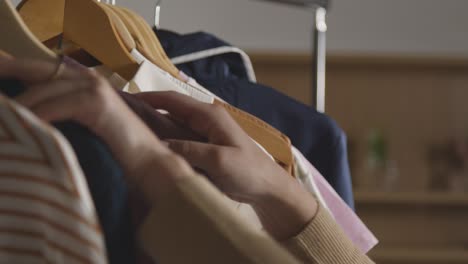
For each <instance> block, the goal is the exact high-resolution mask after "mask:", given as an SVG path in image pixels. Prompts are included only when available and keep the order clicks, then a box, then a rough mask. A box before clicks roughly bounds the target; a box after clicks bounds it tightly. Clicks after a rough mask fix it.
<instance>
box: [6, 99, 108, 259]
mask: <svg viewBox="0 0 468 264" xmlns="http://www.w3.org/2000/svg"><path fill="white" fill-rule="evenodd" d="M0 215H1V217H0V241H1V244H0V250H1V249H8V250H1V251H2V252H1V254H0V262H8V263H40V262H41V263H42V262H44V263H63V260H64V259H68V260H70V261H73V262H85V263H107V256H106V249H105V245H104V239H103V235H102V232H101V228H100V226H99V223H98V220H97V216H96V210H95V208H94V204H93V202H92V199H91V196H90V194H89V190H88V187H87V184H86V179H85V177H84V175H83V173H82V171H81V168H80V166H79V164H78V161H77V159H76V157H75V154H74V152H73V150H72V148H71V147H70V145H69V144H68V142H67V141H66V140H65V138H64V137H63V136H62V135H61V134H60V133H59V132H57V131H56V130H55V129H54V128H53V127H51V126H49V125H47V124H45V123H44V122H42V121H40V120H39V119H38V118H37V117H36V116H35V115H34V114H32V113H31V112H30V111H28V110H27V109H25V108H23V107H22V106H20V105H18V104H16V103H15V102H14V101H12V100H10V99H8V98H5V97H3V96H1V95H0Z"/></svg>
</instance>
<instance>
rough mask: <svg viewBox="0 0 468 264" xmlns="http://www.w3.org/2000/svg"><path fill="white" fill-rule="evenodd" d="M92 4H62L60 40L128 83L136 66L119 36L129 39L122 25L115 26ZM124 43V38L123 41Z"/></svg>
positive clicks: (76, 0)
mask: <svg viewBox="0 0 468 264" xmlns="http://www.w3.org/2000/svg"><path fill="white" fill-rule="evenodd" d="M108 13H109V12H106V11H105V9H103V8H102V7H101V5H100V4H99V3H98V2H96V1H94V0H66V1H65V12H64V20H63V35H64V38H66V39H69V40H71V41H72V42H74V43H75V44H77V45H78V46H80V47H81V48H82V49H84V50H85V51H86V52H88V53H90V54H91V55H93V56H94V57H95V58H97V59H98V60H99V61H101V62H102V63H103V64H104V65H106V66H108V67H109V68H110V69H111V70H113V71H114V72H117V73H118V74H119V75H120V76H122V77H123V78H125V79H127V80H131V79H132V77H133V76H134V75H135V73H136V72H137V70H138V67H139V64H138V63H137V62H136V61H135V59H133V57H132V55H131V54H130V52H129V50H128V48H127V46H126V44H127V45H128V44H129V43H127V41H129V39H127V40H126V41H124V40H122V39H123V38H122V36H123V35H129V34H128V33H127V29H126V28H125V27H123V26H122V25H123V24H120V26H119V24H118V23H115V21H114V20H116V18H115V17H114V18H112V15H111V14H108ZM124 39H126V38H124Z"/></svg>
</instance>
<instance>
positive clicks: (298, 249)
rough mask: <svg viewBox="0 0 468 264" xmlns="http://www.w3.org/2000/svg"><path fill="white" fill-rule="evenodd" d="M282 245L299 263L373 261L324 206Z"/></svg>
mask: <svg viewBox="0 0 468 264" xmlns="http://www.w3.org/2000/svg"><path fill="white" fill-rule="evenodd" d="M283 245H284V246H285V247H286V248H287V249H288V250H289V252H291V253H292V254H294V255H295V256H296V257H297V258H298V259H300V260H301V262H302V263H316V264H325V263H327V264H328V263H333V264H371V263H374V262H372V261H371V260H370V259H369V258H368V257H367V256H366V255H364V254H363V253H361V252H360V250H359V249H358V248H356V247H355V246H354V245H353V243H352V242H351V240H349V239H348V237H347V236H346V235H345V234H344V232H343V231H342V229H341V227H340V226H339V225H338V224H337V223H336V222H335V220H334V219H333V217H332V216H331V215H330V214H329V213H328V211H327V210H326V209H324V208H323V206H319V208H318V212H317V215H316V216H315V217H314V219H312V221H311V222H310V223H309V225H308V226H307V227H306V228H305V229H304V230H303V231H302V232H301V233H300V234H298V235H297V236H295V237H293V238H291V239H289V240H288V241H285V242H284V243H283Z"/></svg>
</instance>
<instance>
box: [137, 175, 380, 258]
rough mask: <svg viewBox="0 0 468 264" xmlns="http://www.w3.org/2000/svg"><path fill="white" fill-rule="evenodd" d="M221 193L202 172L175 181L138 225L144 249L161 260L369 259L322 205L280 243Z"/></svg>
mask: <svg viewBox="0 0 468 264" xmlns="http://www.w3.org/2000/svg"><path fill="white" fill-rule="evenodd" d="M226 199H227V198H226V197H225V196H224V195H223V194H221V192H219V191H218V190H217V189H216V188H215V187H214V186H213V185H212V184H211V183H210V182H208V181H207V180H206V179H205V178H203V177H192V178H189V179H186V180H184V181H182V182H180V183H179V184H177V186H176V188H175V189H174V190H173V191H171V192H170V193H168V194H167V195H166V196H165V197H162V198H161V200H160V201H157V202H156V204H155V207H154V209H153V210H152V212H151V213H150V215H149V217H148V218H147V219H146V221H145V223H144V225H143V227H142V229H141V230H140V237H141V239H142V243H143V247H144V249H145V250H146V252H147V253H148V254H149V255H150V256H152V257H153V258H154V259H155V260H157V261H158V263H163V264H165V263H168V264H179V263H180V264H182V263H183V264H186V263H192V264H201V263H203V264H210V263H224V264H231V263H232V264H238V263H246V264H248V263H255V264H257V263H258V264H259V263H268V264H285V263H288V264H296V263H297V264H298V263H319V264H321V263H330V264H340V263H346V264H354V263H359V264H360V263H372V262H371V261H370V260H369V259H367V258H366V257H365V256H364V255H362V254H359V253H358V251H357V250H356V249H355V248H354V246H353V245H352V244H351V242H350V241H348V240H347V239H346V238H345V236H344V235H343V234H342V233H341V231H340V229H339V227H338V226H337V225H336V224H334V222H333V220H332V219H331V217H330V216H329V215H327V213H326V211H325V210H319V212H318V214H317V216H316V217H315V218H314V219H313V220H312V222H311V223H310V224H309V226H308V227H307V228H306V229H305V230H304V231H303V232H302V233H301V234H299V235H298V236H297V237H295V238H292V239H291V240H290V241H287V242H286V243H284V245H280V244H279V243H277V242H276V241H274V240H273V239H272V238H271V237H269V236H268V235H266V234H265V233H263V232H261V231H259V230H256V229H253V228H251V227H250V226H249V225H248V224H246V223H245V222H243V220H242V219H241V218H240V217H239V215H237V214H236V212H235V211H234V210H233V209H232V208H231V207H230V206H228V204H227V201H226ZM284 246H285V247H286V248H287V249H288V250H289V251H288V250H286V249H285V248H284ZM291 253H293V254H291ZM294 255H295V256H296V257H297V258H299V259H300V260H301V261H298V260H297V259H296V257H294Z"/></svg>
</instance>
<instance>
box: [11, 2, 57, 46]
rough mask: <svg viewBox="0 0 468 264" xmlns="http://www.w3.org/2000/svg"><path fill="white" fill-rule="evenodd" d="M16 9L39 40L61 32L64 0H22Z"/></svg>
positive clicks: (55, 35)
mask: <svg viewBox="0 0 468 264" xmlns="http://www.w3.org/2000/svg"><path fill="white" fill-rule="evenodd" d="M16 9H17V10H18V13H19V14H20V16H21V17H22V18H23V21H24V23H25V24H26V25H27V26H28V28H29V30H30V31H31V32H32V33H33V34H34V35H35V36H36V37H37V38H38V39H39V40H40V41H41V42H45V41H47V40H50V39H52V38H55V37H57V36H59V35H60V34H62V32H63V12H64V9H65V0H36V1H33V0H22V1H21V2H20V3H19V4H18V6H17V7H16Z"/></svg>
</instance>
